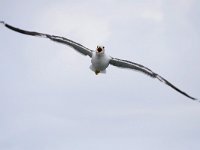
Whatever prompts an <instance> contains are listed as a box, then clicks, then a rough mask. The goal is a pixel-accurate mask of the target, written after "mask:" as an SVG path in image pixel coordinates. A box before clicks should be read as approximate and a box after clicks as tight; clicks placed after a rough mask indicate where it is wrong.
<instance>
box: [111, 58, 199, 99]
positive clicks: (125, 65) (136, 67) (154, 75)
mask: <svg viewBox="0 0 200 150" xmlns="http://www.w3.org/2000/svg"><path fill="white" fill-rule="evenodd" d="M110 64H111V65H113V66H116V67H121V68H127V69H133V70H136V71H139V72H142V73H144V74H146V75H148V76H150V77H152V78H157V79H158V80H160V81H161V82H163V83H165V84H166V85H168V86H170V87H171V88H173V89H174V90H176V91H177V92H179V93H181V94H183V95H185V96H186V97H188V98H190V99H192V100H197V99H196V98H194V97H192V96H190V95H188V94H187V93H185V92H183V91H182V90H180V89H178V88H177V87H176V86H174V85H173V84H172V83H170V82H169V81H167V80H166V79H165V78H163V77H161V76H160V75H158V74H157V73H155V72H153V71H152V70H151V69H149V68H147V67H145V66H143V65H140V64H137V63H134V62H131V61H128V60H122V59H118V58H111V60H110Z"/></svg>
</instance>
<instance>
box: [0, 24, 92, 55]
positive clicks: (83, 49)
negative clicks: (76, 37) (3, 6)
mask: <svg viewBox="0 0 200 150" xmlns="http://www.w3.org/2000/svg"><path fill="white" fill-rule="evenodd" d="M0 23H2V24H3V25H4V26H5V27H7V28H9V29H11V30H13V31H16V32H19V33H22V34H26V35H31V36H38V37H43V38H48V39H50V40H52V41H55V42H59V43H62V44H66V45H68V46H70V47H72V48H74V49H75V50H76V51H78V52H79V53H81V54H83V55H88V56H90V57H92V52H93V50H90V49H89V48H86V47H85V46H83V45H81V44H79V43H77V42H74V41H72V40H70V39H67V38H64V37H60V36H55V35H50V34H44V33H39V32H34V31H26V30H22V29H19V28H16V27H13V26H11V25H9V24H7V23H5V22H3V21H0Z"/></svg>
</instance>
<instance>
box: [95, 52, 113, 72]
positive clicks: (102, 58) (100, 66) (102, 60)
mask: <svg viewBox="0 0 200 150" xmlns="http://www.w3.org/2000/svg"><path fill="white" fill-rule="evenodd" d="M109 61H110V59H109V57H108V56H106V55H105V54H101V55H98V54H93V55H92V59H91V63H92V66H93V67H94V69H95V70H100V71H102V70H105V69H106V68H107V67H108V65H109Z"/></svg>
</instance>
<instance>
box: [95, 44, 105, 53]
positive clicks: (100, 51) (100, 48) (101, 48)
mask: <svg viewBox="0 0 200 150" xmlns="http://www.w3.org/2000/svg"><path fill="white" fill-rule="evenodd" d="M104 52H105V47H104V46H99V45H98V46H97V49H96V53H97V54H103V53H104Z"/></svg>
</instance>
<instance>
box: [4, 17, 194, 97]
mask: <svg viewBox="0 0 200 150" xmlns="http://www.w3.org/2000/svg"><path fill="white" fill-rule="evenodd" d="M0 23H1V24H3V25H4V26H5V27H7V28H9V29H11V30H13V31H16V32H19V33H22V34H26V35H31V36H38V37H43V38H48V39H50V40H52V41H55V42H58V43H62V44H65V45H68V46H70V47H72V48H74V49H75V50H76V51H78V52H79V53H81V54H83V55H85V56H89V57H90V58H91V66H90V69H91V70H92V71H94V72H95V74H96V75H97V74H99V73H103V72H105V70H106V68H107V67H108V66H109V65H113V66H116V67H120V68H127V69H132V70H136V71H139V72H142V73H144V74H146V75H148V76H150V77H152V78H157V79H158V80H159V81H161V82H163V83H165V84H166V85H168V86H170V87H171V88H173V89H174V90H176V91H177V92H179V93H181V94H183V95H185V96H186V97H188V98H190V99H192V100H197V99H196V98H194V97H192V96H190V95H188V94H187V93H185V92H183V91H182V90H180V89H178V88H177V87H176V86H174V85H173V84H171V83H170V82H169V81H167V80H166V79H164V78H163V77H161V76H160V75H158V74H157V73H155V72H153V71H152V70H150V69H149V68H147V67H145V66H143V65H140V64H138V63H135V62H131V61H128V60H123V59H118V58H114V57H111V56H109V55H107V54H106V53H105V47H104V46H97V48H96V50H91V49H89V48H87V47H85V46H83V45H81V44H79V43H77V42H74V41H72V40H70V39H68V38H65V37H60V36H55V35H50V34H44V33H39V32H35V31H26V30H22V29H19V28H16V27H13V26H11V25H9V24H7V23H5V22H4V21H0Z"/></svg>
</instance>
